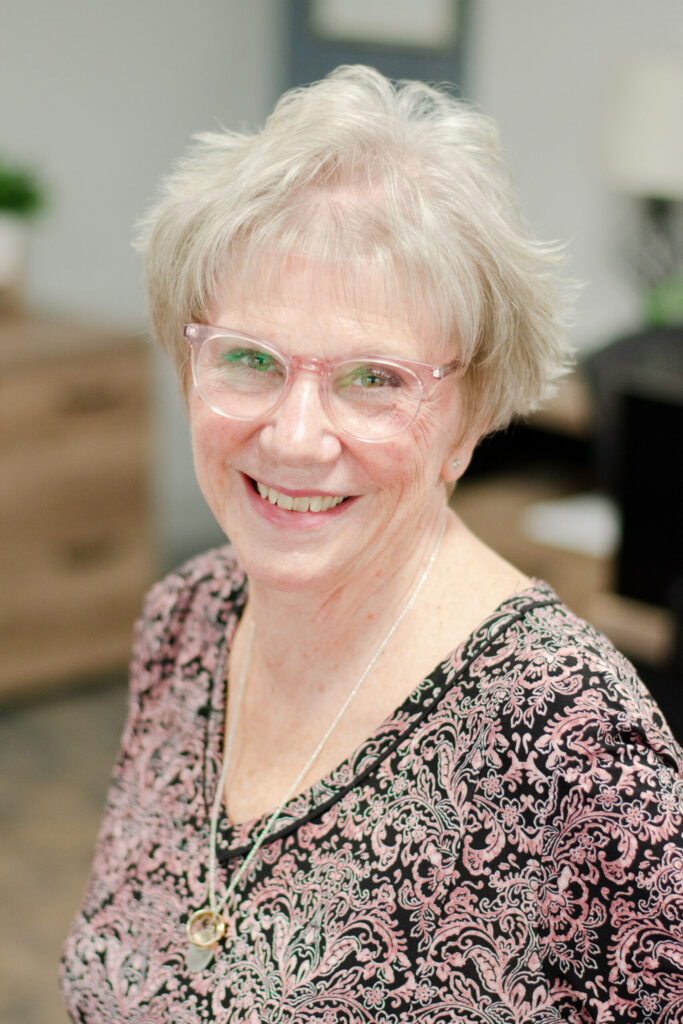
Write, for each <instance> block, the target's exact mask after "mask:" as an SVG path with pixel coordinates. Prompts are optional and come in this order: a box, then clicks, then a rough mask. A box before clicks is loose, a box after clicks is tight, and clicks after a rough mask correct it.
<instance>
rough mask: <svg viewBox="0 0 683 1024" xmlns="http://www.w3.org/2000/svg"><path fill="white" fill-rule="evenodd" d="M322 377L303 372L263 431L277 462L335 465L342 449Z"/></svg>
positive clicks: (300, 464) (266, 444)
mask: <svg viewBox="0 0 683 1024" xmlns="http://www.w3.org/2000/svg"><path fill="white" fill-rule="evenodd" d="M320 388H321V382H320V377H319V376H318V374H317V373H316V372H315V371H313V372H311V371H309V370H305V369H303V368H302V369H301V370H299V373H298V374H297V376H296V379H295V380H294V382H293V384H292V386H291V388H290V390H289V392H288V393H287V395H286V396H285V398H284V399H283V401H282V404H281V405H280V406H279V407H278V408H277V409H276V410H275V412H274V413H272V414H271V416H270V417H269V418H268V419H267V420H266V422H265V423H264V425H263V427H262V428H261V443H262V445H263V446H264V448H265V449H266V451H267V452H268V454H269V455H271V456H272V457H273V458H274V459H276V460H277V461H278V462H280V463H283V464H285V465H290V466H303V465H311V464H318V465H320V464H323V463H326V462H332V461H333V460H334V459H336V458H337V456H338V455H339V453H340V452H341V449H342V444H341V441H340V440H339V437H338V434H337V432H336V430H335V427H334V425H333V424H332V423H331V422H330V419H329V417H328V415H327V413H326V412H325V409H324V408H323V405H322V402H321V396H320Z"/></svg>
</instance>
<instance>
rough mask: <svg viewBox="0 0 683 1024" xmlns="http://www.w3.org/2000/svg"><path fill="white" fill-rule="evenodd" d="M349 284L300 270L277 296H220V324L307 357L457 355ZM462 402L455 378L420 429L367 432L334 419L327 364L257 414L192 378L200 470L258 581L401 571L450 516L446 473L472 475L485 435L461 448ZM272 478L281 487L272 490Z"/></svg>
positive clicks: (306, 582)
mask: <svg viewBox="0 0 683 1024" xmlns="http://www.w3.org/2000/svg"><path fill="white" fill-rule="evenodd" d="M336 283H337V282H335V281H334V280H333V279H332V278H330V277H328V276H326V275H325V274H323V273H319V274H317V275H315V278H314V279H313V278H312V277H311V275H310V274H306V273H305V271H303V270H302V271H300V272H298V273H297V272H294V271H292V272H291V274H290V276H289V277H288V279H287V282H286V284H287V287H286V288H284V287H283V288H281V289H279V292H278V296H277V298H273V299H269V300H266V299H264V298H262V297H261V296H259V295H258V292H257V290H256V289H254V291H253V293H252V294H249V295H246V296H244V298H243V299H241V300H240V301H239V302H227V301H226V302H223V303H219V304H218V305H217V307H216V309H215V310H214V311H212V323H214V324H216V325H220V326H222V327H226V328H231V329H233V330H235V331H238V332H240V333H243V334H247V335H250V336H251V337H255V338H259V339H261V340H263V341H268V342H271V343H273V344H276V345H277V346H278V347H279V348H280V349H282V350H284V351H286V352H288V353H290V354H292V355H298V356H309V357H317V358H319V359H326V360H334V359H341V358H344V357H349V356H351V357H354V356H361V355H368V354H373V355H375V356H376V355H379V354H382V355H386V356H387V357H391V356H393V357H396V358H400V359H407V360H417V361H422V362H428V363H434V364H441V363H444V362H447V361H448V360H449V359H452V358H453V353H452V351H451V352H449V351H447V350H446V349H445V348H444V346H443V345H437V344H436V343H435V342H433V341H432V340H430V336H429V334H423V333H418V332H417V331H416V330H415V329H414V328H412V327H411V326H410V325H409V324H408V323H407V322H405V321H404V320H402V319H401V318H400V317H397V316H387V315H386V313H385V312H384V311H382V306H381V304H380V303H379V302H377V303H373V301H372V295H371V294H370V295H369V296H365V297H364V300H363V308H362V309H361V310H358V309H355V308H354V309H349V308H348V307H347V306H345V305H344V303H343V301H342V300H341V299H340V298H339V291H341V289H338V288H336V287H335V284H336ZM370 291H371V289H370ZM459 408H460V401H459V392H458V383H457V381H456V380H455V379H454V378H447V379H446V380H445V381H444V382H443V383H441V384H439V385H438V387H437V388H436V389H435V392H434V397H433V398H432V399H431V400H430V401H428V402H423V404H422V407H421V409H420V412H419V414H418V417H417V419H416V420H415V421H414V422H413V423H412V424H411V425H410V426H409V427H408V428H407V429H405V430H404V431H403V432H402V433H400V434H398V435H397V436H395V437H393V438H391V439H390V440H388V441H384V442H376V441H374V442H367V441H359V440H358V441H357V440H354V439H353V438H350V437H348V436H345V435H343V434H340V432H339V431H338V430H337V428H336V427H335V426H334V424H333V423H332V422H330V420H329V419H328V417H327V415H326V413H325V410H324V408H323V406H322V404H321V400H320V391H319V378H318V376H317V375H316V374H313V373H309V372H302V373H300V374H299V376H298V377H297V378H296V381H295V383H294V385H293V386H292V388H291V390H290V392H289V394H288V395H287V397H286V399H285V400H284V402H283V403H282V405H280V407H279V408H278V409H277V410H276V411H275V412H274V413H272V414H271V415H270V416H267V417H265V418H264V419H261V420H258V421H255V422H244V421H238V420H232V419H228V418H226V417H223V416H220V415H218V414H217V413H215V412H213V411H212V410H211V409H210V408H209V407H208V406H207V405H206V404H205V403H204V401H203V399H202V398H201V397H200V396H199V395H198V394H197V393H196V391H195V390H194V388H191V390H190V396H189V409H190V423H191V430H192V442H193V451H194V460H195V468H196V473H197V478H198V481H199V484H200V487H201V489H202V492H203V494H204V497H205V498H206V500H207V502H208V504H209V506H210V507H211V509H212V511H213V513H214V515H215V517H216V519H217V520H218V522H219V524H220V526H221V527H222V528H223V530H224V531H225V533H226V534H227V535H228V537H229V538H230V540H231V541H232V543H233V544H234V546H235V548H236V549H237V551H238V553H239V556H240V560H241V562H242V564H243V566H244V568H245V570H246V572H247V574H248V575H249V578H250V581H251V583H252V585H254V584H261V585H263V586H266V587H270V588H274V589H277V590H297V589H302V588H310V589H316V590H318V589H319V590H323V591H325V590H328V591H334V590H336V589H337V588H338V587H340V586H343V585H346V584H348V583H349V582H350V581H353V580H356V582H357V583H358V584H359V585H363V583H364V581H368V582H369V581H370V580H371V579H372V578H378V576H379V574H382V573H391V572H392V571H395V569H396V567H397V565H399V564H402V563H404V562H405V561H407V560H410V558H411V555H412V556H413V557H415V556H416V553H420V551H421V548H420V542H421V541H422V543H423V544H424V541H425V538H427V539H428V540H430V539H431V537H432V536H435V534H436V532H437V531H438V529H439V528H440V525H441V521H442V516H443V514H444V505H445V502H446V488H445V486H444V480H445V479H446V480H453V479H455V477H456V476H457V475H459V474H460V472H462V469H463V468H464V466H465V465H466V464H467V461H468V460H469V457H470V455H471V450H472V447H473V446H474V443H475V442H476V440H477V437H476V435H475V434H474V433H473V436H472V437H471V438H469V437H468V438H466V439H465V440H464V441H461V443H460V444H459V446H458V447H457V448H456V447H455V445H454V441H453V439H454V438H455V437H458V436H460V435H461V427H462V424H461V423H460V419H459ZM454 458H458V459H460V462H461V465H460V467H459V468H458V470H454V469H453V466H452V462H453V459H454ZM259 485H260V486H261V490H263V489H264V488H268V494H267V496H266V497H265V498H264V497H262V496H261V493H259ZM273 492H276V494H274V493H273ZM278 496H282V497H278ZM274 498H276V499H277V500H276V501H275V503H273V500H272V499H274ZM289 498H291V499H292V500H294V499H296V498H300V499H301V498H309V499H311V498H313V499H316V500H314V502H313V508H317V507H319V506H321V507H320V510H319V511H313V510H311V509H309V510H308V511H297V510H296V509H295V508H292V509H288V508H282V507H280V506H281V505H283V504H284V505H288V504H289V501H288V499H289ZM269 499H271V500H269ZM325 499H327V500H325ZM330 499H334V500H333V501H332V502H331V501H330ZM339 499H343V500H339ZM298 504H299V505H304V506H306V504H307V503H306V502H301V501H300V502H299V503H298ZM328 505H330V506H331V507H326V506H328ZM431 543H433V541H431V540H430V545H431Z"/></svg>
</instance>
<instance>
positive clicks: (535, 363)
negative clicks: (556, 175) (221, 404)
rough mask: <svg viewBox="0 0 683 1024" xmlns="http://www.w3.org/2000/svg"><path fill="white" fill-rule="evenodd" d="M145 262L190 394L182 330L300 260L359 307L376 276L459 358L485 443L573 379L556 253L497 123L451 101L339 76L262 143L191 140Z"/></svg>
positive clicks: (290, 97) (265, 132)
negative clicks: (524, 211) (521, 189)
mask: <svg viewBox="0 0 683 1024" xmlns="http://www.w3.org/2000/svg"><path fill="white" fill-rule="evenodd" d="M137 247H138V248H139V249H140V250H141V251H142V252H144V254H145V263H146V279H147V285H148V291H149V301H150V310H151V316H152V323H153V329H154V332H155V334H156V337H157V339H158V341H159V342H160V344H161V345H162V346H163V347H164V348H166V349H167V350H169V351H170V352H171V353H172V355H173V356H174V358H175V361H176V365H177V367H178V372H179V375H180V376H181V379H183V378H184V377H185V375H186V373H185V371H186V366H187V345H186V342H185V339H184V338H183V336H182V327H183V324H185V323H187V322H188V321H206V320H207V318H209V317H210V316H211V310H212V308H215V305H216V303H217V301H218V300H219V298H222V297H226V296H230V295H231V294H232V295H240V294H244V293H245V292H244V290H245V289H246V290H247V293H248V294H251V295H252V296H253V293H254V289H255V284H256V282H258V288H259V290H260V289H262V288H263V289H264V294H267V292H266V291H265V289H267V288H271V289H273V288H277V287H279V286H282V284H283V281H282V279H283V278H284V277H286V264H287V261H288V259H289V258H290V257H292V256H295V257H303V258H304V259H305V260H307V261H310V263H311V265H312V266H314V267H320V268H323V269H324V268H326V269H330V268H332V269H334V270H336V271H338V272H339V273H340V276H341V277H342V278H343V279H344V280H345V282H347V285H346V286H345V291H344V294H345V295H347V296H348V301H349V302H353V301H358V302H359V303H362V281H363V278H364V275H365V273H366V272H367V268H368V266H370V267H372V268H373V270H375V271H378V272H379V274H380V280H381V282H382V288H383V294H384V296H385V303H386V308H387V311H388V312H399V313H400V315H402V316H404V317H406V318H407V319H408V321H409V322H415V323H416V325H417V324H418V323H425V322H427V323H429V324H430V325H432V326H433V328H434V329H435V330H436V332H437V334H438V335H439V337H440V338H441V339H443V340H445V341H448V342H449V343H450V344H452V346H453V348H454V350H455V351H456V353H457V355H458V356H459V358H460V359H461V361H462V363H463V366H464V368H465V370H464V380H465V388H464V391H465V394H464V399H465V409H466V413H467V416H468V418H469V422H474V423H481V424H485V425H486V427H485V428H486V430H487V431H490V430H494V429H497V428H500V427H503V426H505V425H506V424H507V423H508V422H509V421H510V419H511V418H512V417H513V416H514V415H523V414H525V413H528V412H530V411H531V410H532V409H534V408H535V407H536V406H537V405H538V404H539V402H540V401H541V400H542V399H543V398H545V397H546V396H547V395H548V394H549V393H551V392H552V389H553V387H552V386H553V382H554V381H556V379H557V378H558V377H559V376H560V374H561V373H563V372H564V370H565V369H566V367H567V363H568V359H569V346H568V343H567V339H566V331H565V316H564V313H565V306H566V302H565V299H566V297H567V295H568V294H569V290H568V289H567V288H566V287H564V286H563V285H562V283H561V282H560V279H559V276H558V267H559V264H560V262H561V250H560V248H559V247H558V246H556V245H546V244H542V243H540V242H539V241H537V240H536V239H535V238H534V237H533V236H532V234H531V232H530V231H529V229H528V227H527V225H526V224H525V223H524V221H523V219H522V217H521V216H520V213H519V211H518V209H517V205H516V201H515V197H514V193H513V189H512V186H511V183H510V180H509V176H508V174H507V171H506V168H505V166H504V164H503V162H502V159H501V152H500V145H499V141H498V134H497V131H496V128H495V126H494V124H493V123H492V122H491V121H490V120H489V119H488V118H486V117H484V116H483V115H482V114H480V113H478V112H477V111H476V110H475V109H473V108H472V106H470V105H469V104H467V103H465V102H463V101H462V100H459V99H456V98H455V97H454V96H453V95H452V94H451V92H449V90H448V89H447V88H441V87H439V88H433V87H431V86H429V85H426V84H424V83H423V82H413V81H404V82H397V83H395V84H394V83H391V82H390V81H388V80H387V79H386V78H384V77H383V76H382V75H381V74H379V72H377V71H375V70H374V69H372V68H368V67H363V66H356V67H340V68H337V70H336V71H334V72H332V73H331V74H330V75H328V76H327V77H326V78H325V79H323V80H322V81H320V82H316V83H314V84H313V85H310V86H306V87H303V88H298V89H293V90H291V91H290V92H287V93H285V95H284V96H282V98H281V99H280V100H279V102H278V103H277V105H276V107H275V110H274V111H273V113H272V114H271V116H270V117H269V118H268V120H267V121H266V123H265V125H264V127H263V129H262V130H261V131H258V132H255V133H249V132H230V131H225V132H222V133H211V134H203V135H199V136H197V137H196V140H195V144H194V145H193V146H192V147H191V149H190V150H189V151H188V153H187V154H186V156H185V157H184V158H183V159H182V160H181V161H180V162H179V163H178V165H177V166H176V168H175V170H174V171H173V173H171V174H170V175H169V177H168V178H167V179H166V180H165V182H164V183H163V185H162V191H161V195H160V197H159V199H158V201H157V202H156V204H155V205H154V206H153V207H152V209H151V210H150V211H149V212H148V214H147V215H146V217H145V218H144V219H143V220H142V221H141V223H140V226H139V233H138V237H137ZM349 281H350V282H351V288H350V290H347V287H348V282H349ZM354 281H355V284H354V283H353V282H354Z"/></svg>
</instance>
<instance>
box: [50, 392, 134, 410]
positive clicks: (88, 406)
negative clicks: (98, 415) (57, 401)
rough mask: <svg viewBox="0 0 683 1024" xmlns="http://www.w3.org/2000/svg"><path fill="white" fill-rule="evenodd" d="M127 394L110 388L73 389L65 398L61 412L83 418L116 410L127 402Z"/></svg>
mask: <svg viewBox="0 0 683 1024" xmlns="http://www.w3.org/2000/svg"><path fill="white" fill-rule="evenodd" d="M125 397H126V396H125V394H123V393H122V392H120V391H115V390H114V389H113V388H108V387H94V388H73V389H72V390H71V391H70V392H69V393H68V394H66V395H65V396H64V399H63V401H62V403H61V411H62V412H63V413H66V414H67V415H68V416H82V415H83V414H87V413H93V412H106V411H107V410H109V409H115V408H116V406H118V405H121V404H122V402H123V401H125Z"/></svg>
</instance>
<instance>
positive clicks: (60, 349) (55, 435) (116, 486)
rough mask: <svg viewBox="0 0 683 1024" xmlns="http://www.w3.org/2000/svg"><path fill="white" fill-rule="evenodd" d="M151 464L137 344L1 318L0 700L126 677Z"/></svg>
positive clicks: (142, 348)
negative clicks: (114, 674) (122, 673)
mask: <svg viewBox="0 0 683 1024" xmlns="http://www.w3.org/2000/svg"><path fill="white" fill-rule="evenodd" d="M149 464H150V458H149V355H148V352H147V350H146V344H145V342H144V341H143V340H142V339H132V338H130V337H128V336H125V335H121V334H117V333H113V332H112V331H111V330H99V329H97V328H92V327H87V326H84V325H82V324H76V323H67V322H65V321H63V320H51V319H47V318H40V317H34V316H28V315H10V314H4V315H2V316H0V699H2V698H3V697H10V696H16V695H19V694H23V693H29V692H36V691H39V690H45V689H46V688H48V687H52V686H58V685H61V684H64V683H65V682H68V681H70V680H74V679H78V678H87V677H96V676H97V675H101V674H103V673H108V672H111V671H115V670H117V669H123V668H124V667H125V665H126V663H127V661H128V658H129V655H130V644H131V631H132V625H133V622H134V619H135V617H136V616H137V614H138V612H139V610H140V604H141V600H142V597H143V595H144V591H145V589H146V587H147V586H148V585H149V583H150V581H151V579H152V577H153V574H154V566H153V561H154V560H153V555H152V545H151V543H150V522H149V502H148V470H149Z"/></svg>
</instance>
